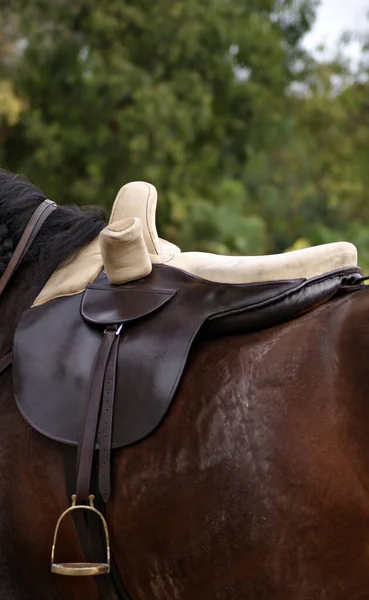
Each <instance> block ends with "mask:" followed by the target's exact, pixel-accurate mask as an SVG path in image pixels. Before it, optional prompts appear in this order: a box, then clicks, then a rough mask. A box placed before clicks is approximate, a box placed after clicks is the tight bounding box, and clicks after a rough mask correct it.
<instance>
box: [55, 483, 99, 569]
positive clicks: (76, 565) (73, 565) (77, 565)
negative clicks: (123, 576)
mask: <svg viewBox="0 0 369 600" xmlns="http://www.w3.org/2000/svg"><path fill="white" fill-rule="evenodd" d="M94 499H95V496H93V495H92V494H91V495H90V497H89V500H90V504H89V505H86V504H77V497H76V495H75V494H73V496H72V506H70V507H69V508H67V510H65V511H64V512H63V514H62V515H61V516H60V517H59V519H58V522H57V524H56V527H55V532H54V540H53V546H52V549H51V572H52V573H55V574H57V575H69V576H72V577H77V576H86V575H106V574H108V573H110V542H109V532H108V526H107V523H106V521H105V519H104V517H103V515H102V514H101V512H100V511H99V510H97V508H95V507H94ZM74 510H85V511H91V512H93V513H95V514H96V515H97V516H98V517H99V518H100V520H101V522H102V525H103V528H104V533H105V543H106V562H83V563H81V562H68V563H58V562H55V547H56V542H57V537H58V532H59V527H60V524H61V522H62V520H63V519H64V517H66V516H67V515H68V514H69V513H71V512H72V511H74Z"/></svg>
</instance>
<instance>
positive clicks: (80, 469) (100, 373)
mask: <svg viewBox="0 0 369 600" xmlns="http://www.w3.org/2000/svg"><path fill="white" fill-rule="evenodd" d="M121 329H122V327H121V326H118V325H109V326H108V327H107V328H106V329H105V332H104V337H103V340H102V342H101V345H100V347H99V349H98V351H97V354H96V357H95V361H94V365H93V368H92V373H91V379H90V385H89V392H88V397H87V398H86V402H87V405H86V414H85V420H84V424H83V430H82V438H81V442H80V444H79V452H78V459H77V490H76V493H77V502H87V500H88V497H89V495H90V493H91V490H90V482H91V473H92V464H93V458H94V448H95V442H96V435H97V431H98V423H99V418H100V433H101V434H102V437H103V440H104V442H103V452H102V458H101V459H100V465H101V467H102V469H101V473H100V476H99V484H100V489H101V493H102V495H103V496H104V500H105V502H107V500H108V498H109V493H110V452H109V450H110V447H111V427H112V420H113V416H112V411H113V404H114V391H115V389H114V388H115V365H116V360H117V348H118V344H119V335H120V332H121ZM102 399H103V409H102V410H101V411H100V406H101V403H102ZM100 412H101V414H100ZM101 442H102V440H101V439H100V444H101Z"/></svg>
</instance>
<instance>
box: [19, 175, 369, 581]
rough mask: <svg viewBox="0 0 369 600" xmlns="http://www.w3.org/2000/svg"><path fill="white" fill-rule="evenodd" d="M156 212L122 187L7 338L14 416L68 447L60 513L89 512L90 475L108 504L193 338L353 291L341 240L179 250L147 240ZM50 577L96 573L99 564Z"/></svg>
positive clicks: (147, 189)
mask: <svg viewBox="0 0 369 600" xmlns="http://www.w3.org/2000/svg"><path fill="white" fill-rule="evenodd" d="M156 205H157V193H156V190H155V188H154V187H153V186H152V185H150V184H148V183H142V182H135V183H131V184H128V185H126V186H124V187H123V188H122V189H121V190H120V192H119V193H118V196H117V198H116V200H115V203H114V206H113V209H112V213H111V218H110V222H109V224H108V225H107V227H106V228H105V229H104V230H103V231H102V232H101V234H100V236H99V238H98V239H96V240H95V241H94V242H92V243H91V244H90V245H89V246H88V247H86V248H85V249H84V250H82V251H81V252H80V253H79V254H78V255H77V256H76V257H75V258H74V259H73V260H72V261H71V262H69V263H68V264H65V265H63V266H61V267H60V268H59V269H58V270H57V271H56V272H55V273H54V274H53V276H52V277H51V278H50V280H49V281H48V283H47V284H46V286H45V287H44V289H43V290H42V291H41V293H40V294H39V296H38V297H37V299H36V300H35V302H34V305H33V306H32V307H31V308H30V309H28V310H27V311H26V312H25V313H24V315H23V318H22V320H21V322H20V324H19V326H18V328H17V331H16V335H15V339H14V346H13V381H14V390H15V396H16V401H17V404H18V407H19V410H20V411H21V413H22V415H23V416H24V418H25V419H26V420H27V421H28V423H29V424H30V425H31V426H32V427H33V428H34V429H36V430H37V431H39V432H40V433H42V434H43V435H45V436H47V437H49V438H52V439H54V440H58V441H59V442H62V443H64V444H68V445H73V446H78V461H77V470H76V476H77V485H76V496H75V497H74V501H73V502H74V505H73V507H72V509H75V508H78V507H85V508H88V507H90V508H93V504H88V502H89V501H90V503H91V502H92V501H91V496H90V494H91V492H92V490H91V477H92V473H93V470H94V469H95V468H96V470H97V473H98V477H97V479H98V483H97V487H98V492H99V494H100V495H101V497H102V499H103V501H104V502H107V501H108V499H109V495H110V490H111V482H110V472H111V469H110V463H111V454H112V449H115V448H120V447H123V446H127V445H129V444H133V443H134V442H138V441H139V440H142V439H143V438H145V437H146V436H148V435H149V434H150V433H151V432H152V431H153V430H154V429H155V428H157V427H158V426H160V423H161V421H162V420H163V419H164V417H165V415H166V414H167V412H168V410H169V409H170V405H171V403H172V402H173V401H174V398H175V394H176V390H177V388H178V385H179V383H180V380H181V377H182V375H183V372H184V369H185V367H186V362H187V359H188V357H189V354H190V352H191V350H192V351H194V348H195V347H194V344H195V342H196V341H199V340H201V339H203V338H206V337H209V336H220V335H221V336H224V335H230V334H238V333H245V332H248V331H253V330H257V329H261V328H265V327H272V326H275V325H278V324H281V323H283V322H285V321H287V320H290V319H294V318H297V317H299V316H300V315H302V314H303V313H306V312H307V311H310V310H312V309H313V308H314V307H316V306H318V305H320V304H322V303H324V302H327V301H328V300H329V299H330V298H332V297H333V296H336V295H338V294H342V293H347V291H351V290H354V289H357V287H358V286H361V285H362V277H361V271H360V269H359V267H358V266H357V252H356V248H355V247H354V246H353V245H352V244H350V243H346V242H339V243H334V244H327V245H323V246H317V247H313V248H309V249H305V250H298V251H295V252H291V253H285V254H281V255H273V256H261V257H235V256H217V255H212V254H206V253H199V252H181V251H180V249H179V248H178V247H177V246H175V245H174V244H171V243H170V242H167V241H165V240H163V239H160V238H159V237H158V233H157V230H156V225H155V212H156ZM96 491H97V490H95V492H96ZM72 509H68V510H72ZM66 512H68V511H66ZM65 514H66V513H64V514H63V515H62V517H63V516H64V515H65ZM99 514H100V513H99ZM58 525H59V523H58ZM105 525H106V523H105V521H104V526H105ZM106 533H107V532H106ZM54 549H55V544H54ZM78 569H80V572H78ZM52 570H53V571H54V572H57V573H62V574H74V575H75V574H96V573H104V572H108V570H109V560H108V561H107V563H106V564H105V565H103V566H101V565H100V568H98V567H96V568H95V567H94V566H93V565H92V566H91V564H87V566H86V565H85V564H82V565H77V566H76V565H75V566H73V565H72V566H71V564H69V563H68V564H67V565H65V564H64V565H60V564H58V563H55V562H54V561H53V566H52Z"/></svg>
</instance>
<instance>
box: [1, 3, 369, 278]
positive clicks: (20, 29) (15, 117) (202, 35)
mask: <svg viewBox="0 0 369 600" xmlns="http://www.w3.org/2000/svg"><path fill="white" fill-rule="evenodd" d="M3 5H4V8H3V10H2V17H1V20H0V57H1V58H0V159H1V163H2V166H5V167H7V168H10V169H11V170H14V171H20V172H23V173H25V174H26V175H27V176H29V177H30V178H31V179H32V180H33V181H35V183H37V184H38V185H39V186H40V187H41V188H42V189H43V190H44V191H45V193H46V194H47V195H48V196H49V197H51V198H54V199H55V200H56V201H58V202H76V203H79V204H100V205H102V206H104V207H105V208H106V209H107V210H109V208H110V206H111V203H112V201H113V199H114V196H115V194H116V192H117V190H118V188H119V187H120V186H121V185H122V184H124V183H126V182H127V181H132V180H137V179H138V180H148V181H151V182H152V183H154V185H155V186H156V187H157V188H158V190H159V198H160V202H159V228H160V233H161V235H162V236H164V237H167V238H168V239H170V240H171V241H173V242H174V243H177V244H179V245H180V246H181V247H182V248H183V249H194V248H196V249H201V250H206V251H211V252H227V253H232V254H262V253H265V252H282V251H284V250H285V249H286V248H291V247H293V246H294V245H295V247H301V243H302V244H305V245H306V244H316V243H322V242H326V241H331V240H337V239H350V240H351V241H353V242H354V243H356V244H357V245H358V246H359V249H360V250H361V251H362V258H363V260H362V261H361V262H362V263H363V265H364V266H367V267H368V268H369V233H368V232H369V226H368V225H367V223H368V222H369V203H368V202H367V200H366V190H367V189H368V183H369V182H368V178H369V174H368V170H367V167H366V163H367V153H368V139H369V116H368V109H367V100H366V98H367V92H368V85H367V84H366V83H365V81H366V80H365V68H364V67H362V69H361V72H360V73H359V74H358V77H356V78H354V77H352V76H350V73H349V72H348V70H347V67H346V65H345V64H344V63H343V61H342V60H337V61H335V62H334V63H333V64H317V63H315V62H314V61H313V60H312V59H311V58H310V57H308V56H306V54H305V52H304V51H303V49H302V46H301V38H302V36H303V35H304V34H305V32H306V31H308V30H309V28H310V27H311V24H312V21H313V18H314V10H315V5H316V2H315V0H300V1H296V0H248V2H245V0H233V1H232V2H229V0H207V2H199V0H156V1H155V2H153V1H152V0H99V2H96V1H95V0H74V1H73V2H72V0H32V2H29V1H26V0H12V1H11V2H10V0H8V2H5V0H4V1H3ZM337 77H339V78H340V86H339V87H338V88H337V84H336V81H337ZM360 82H361V83H360ZM2 90H3V92H2ZM4 90H5V92H4ZM2 94H3V95H2ZM4 94H5V95H6V96H5V95H4ZM5 97H6V99H5V100H2V98H5ZM365 260H366V262H365Z"/></svg>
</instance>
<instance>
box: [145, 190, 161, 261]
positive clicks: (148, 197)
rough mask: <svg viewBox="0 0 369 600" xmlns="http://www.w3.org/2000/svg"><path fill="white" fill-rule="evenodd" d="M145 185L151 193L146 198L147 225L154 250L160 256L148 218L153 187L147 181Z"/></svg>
mask: <svg viewBox="0 0 369 600" xmlns="http://www.w3.org/2000/svg"><path fill="white" fill-rule="evenodd" d="M145 185H146V186H147V187H148V188H149V195H148V196H147V198H146V227H147V231H148V232H149V236H150V239H151V243H152V245H153V247H154V250H155V252H156V256H158V255H159V254H158V250H157V248H156V246H155V244H154V239H153V237H152V235H151V229H150V225H149V218H148V213H149V202H148V201H149V199H150V194H151V187H150V186H149V185H147V183H145Z"/></svg>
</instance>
